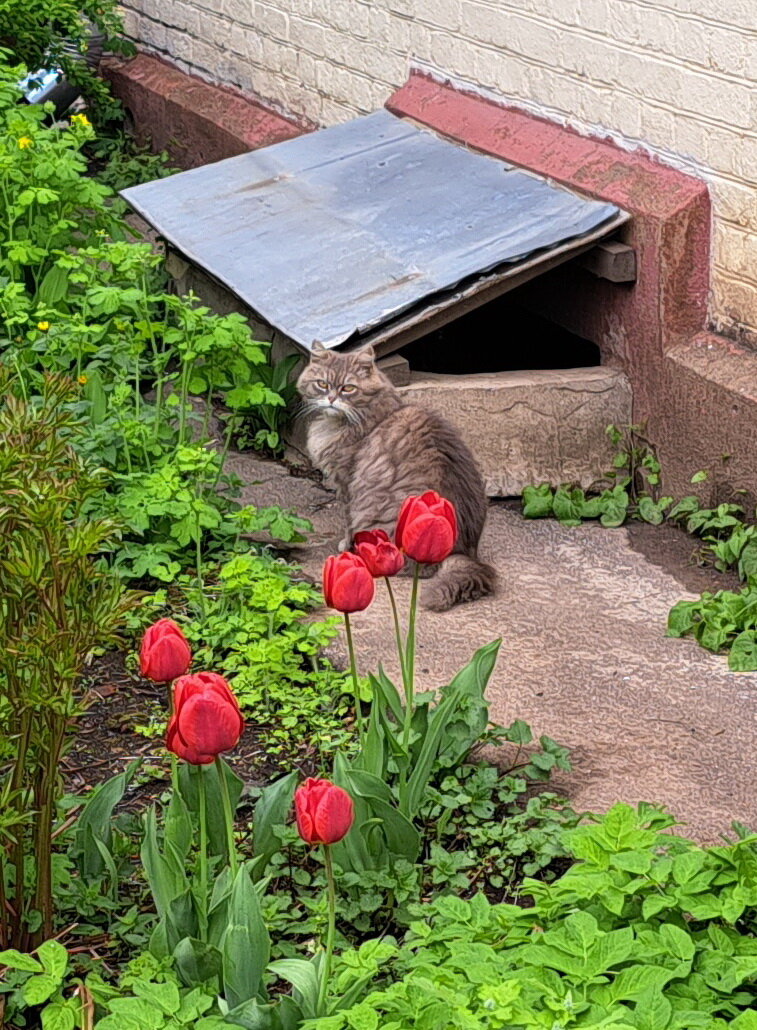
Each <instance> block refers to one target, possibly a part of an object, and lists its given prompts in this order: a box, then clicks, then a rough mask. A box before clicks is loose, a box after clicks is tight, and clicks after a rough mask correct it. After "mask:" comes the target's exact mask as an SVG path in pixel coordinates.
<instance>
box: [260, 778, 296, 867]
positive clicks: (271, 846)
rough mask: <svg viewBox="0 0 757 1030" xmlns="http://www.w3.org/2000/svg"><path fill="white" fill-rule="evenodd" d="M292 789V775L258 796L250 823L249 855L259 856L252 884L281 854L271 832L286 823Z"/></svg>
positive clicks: (293, 787) (266, 788)
mask: <svg viewBox="0 0 757 1030" xmlns="http://www.w3.org/2000/svg"><path fill="white" fill-rule="evenodd" d="M296 786H297V773H296V771H293V772H290V773H287V774H286V776H282V777H281V779H279V780H276V782H275V783H271V784H269V786H267V787H264V788H263V790H262V791H261V792H260V797H259V798H258V801H257V803H256V805H255V811H254V814H253V820H252V837H253V853H254V854H255V856H256V857H257V856H261V861H260V863H259V864H258V865H257V866H256V869H255V875H254V879H256V880H257V879H259V878H260V877H261V876H262V875H263V873H264V872H265V869H266V867H267V865H268V863H269V862H270V861H271V859H272V858H273V856H274V855H276V854H278V852H279V851H280V850H281V841H280V840H279V838H278V837H277V836H276V834H275V833H274V829H275V827H277V826H284V825H285V824H286V822H287V820H288V819H289V816H290V815H291V812H292V801H293V798H294V790H295V787H296Z"/></svg>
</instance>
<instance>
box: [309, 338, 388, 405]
mask: <svg viewBox="0 0 757 1030" xmlns="http://www.w3.org/2000/svg"><path fill="white" fill-rule="evenodd" d="M385 387H386V380H385V379H384V377H383V376H382V375H381V373H380V372H379V371H378V369H377V368H376V363H375V361H374V354H373V349H372V348H370V347H369V348H368V349H367V350H363V351H360V352H358V353H356V354H339V353H337V352H335V351H329V350H326V349H325V348H324V347H320V346H319V345H318V344H316V345H315V346H314V347H313V351H312V353H311V357H310V364H309V365H308V366H307V367H306V368H305V369H304V371H303V372H302V374H301V375H300V378H299V379H298V380H297V389H298V390H299V392H300V395H301V396H302V398H303V400H304V401H305V405H306V408H307V409H308V410H309V411H316V412H318V413H319V414H323V415H330V416H333V417H335V418H345V419H347V421H348V422H352V423H355V424H356V423H358V422H360V421H361V414H360V412H361V409H363V408H365V407H366V406H367V405H368V404H370V403H371V401H372V400H373V398H374V397H375V396H376V394H377V393H378V392H379V391H380V390H382V389H384V388H385Z"/></svg>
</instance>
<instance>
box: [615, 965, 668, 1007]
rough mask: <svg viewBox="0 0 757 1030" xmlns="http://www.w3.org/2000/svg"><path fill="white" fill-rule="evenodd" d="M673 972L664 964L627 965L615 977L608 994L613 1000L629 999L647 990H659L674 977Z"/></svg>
mask: <svg viewBox="0 0 757 1030" xmlns="http://www.w3.org/2000/svg"><path fill="white" fill-rule="evenodd" d="M673 972H674V971H673V970H672V969H664V968H663V967H662V966H642V965H637V966H627V967H626V968H625V969H621V971H620V972H619V973H618V975H617V976H616V977H615V979H614V980H613V982H612V984H611V986H610V987H609V989H608V994H609V996H610V998H611V1000H612V1001H628V1000H631V999H636V998H638V997H639V996H640V995H642V994H644V993H645V992H646V991H650V992H659V991H661V990H662V988H663V987H664V986H665V984H666V983H667V982H668V981H669V980H670V979H672V977H673Z"/></svg>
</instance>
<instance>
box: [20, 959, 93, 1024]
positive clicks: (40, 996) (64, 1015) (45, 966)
mask: <svg viewBox="0 0 757 1030" xmlns="http://www.w3.org/2000/svg"><path fill="white" fill-rule="evenodd" d="M35 955H36V958H35ZM3 966H5V967H7V970H8V974H9V975H8V974H6V977H7V978H6V977H4V979H3V983H2V985H0V992H2V993H0V1000H2V999H3V994H5V993H6V992H7V998H8V1006H9V1009H10V1012H11V1013H13V1012H14V1010H15V1011H16V1012H18V1013H23V1012H26V1011H27V1010H36V1009H38V1008H39V1007H40V1006H44V1007H43V1008H42V1017H41V1018H42V1027H43V1030H74V1027H77V1026H83V1025H84V1022H83V1020H84V1018H85V1011H84V1000H83V998H82V997H81V996H80V995H79V994H77V993H72V994H71V995H70V996H69V997H65V995H64V987H65V986H67V984H66V980H67V973H68V971H69V957H68V953H67V951H66V949H65V948H64V947H63V945H62V944H59V943H58V941H55V940H48V941H44V942H43V943H42V944H40V945H39V947H38V948H37V950H36V952H35V953H34V955H28V954H24V953H22V952H19V951H16V950H15V949H13V948H11V949H8V950H7V951H0V968H2V967H3Z"/></svg>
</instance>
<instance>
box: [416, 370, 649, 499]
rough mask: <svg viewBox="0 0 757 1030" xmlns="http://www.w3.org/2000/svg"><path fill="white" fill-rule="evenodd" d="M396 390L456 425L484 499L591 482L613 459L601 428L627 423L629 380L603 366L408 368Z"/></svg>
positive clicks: (599, 475)
mask: <svg viewBox="0 0 757 1030" xmlns="http://www.w3.org/2000/svg"><path fill="white" fill-rule="evenodd" d="M400 390H401V392H402V393H404V394H405V395H406V396H407V398H408V400H411V401H412V402H413V403H414V404H418V405H421V406H423V407H427V408H430V409H433V410H434V411H437V412H438V413H439V414H440V415H442V416H444V418H446V419H448V420H449V421H450V422H452V423H453V425H455V426H457V428H458V429H459V430H460V432H461V433H462V436H463V439H464V440H465V441H466V443H467V444H468V446H469V447H470V449H471V450H472V452H473V454H474V455H475V457H476V460H477V462H478V464H479V466H480V468H481V471H482V473H483V476H484V480H485V483H486V490H487V493H488V494H489V496H490V497H512V496H515V495H517V494H520V493H521V492H522V491H523V487H524V486H527V485H528V484H536V483H541V482H549V483H574V482H575V483H580V485H581V486H583V487H587V486H589V485H590V484H591V483H593V482H594V481H595V480H598V479H601V478H602V475H603V474H604V473H605V472H606V471H607V469H608V468H609V467H610V465H611V462H612V456H613V447H612V445H611V443H610V441H609V440H608V438H607V434H606V432H605V429H606V427H607V426H608V425H610V423H615V424H616V425H623V424H628V423H629V422H630V421H631V387H630V384H629V382H628V379H627V378H626V376H625V375H624V374H623V373H622V372H621V371H619V370H618V369H614V368H606V367H604V366H596V367H593V368H567V369H547V370H538V371H517V372H486V373H480V374H475V375H440V374H437V373H431V372H411V373H410V382H409V384H408V385H407V386H403V387H400Z"/></svg>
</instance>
